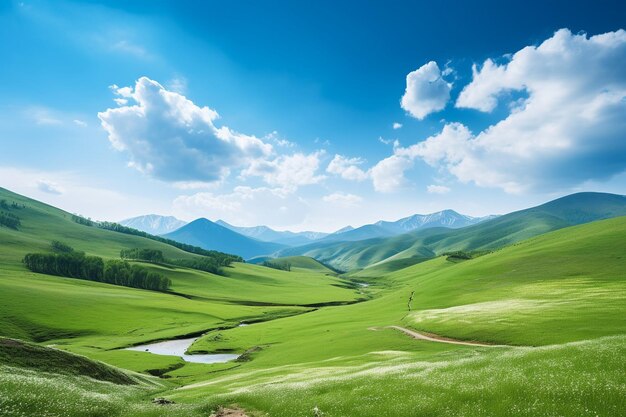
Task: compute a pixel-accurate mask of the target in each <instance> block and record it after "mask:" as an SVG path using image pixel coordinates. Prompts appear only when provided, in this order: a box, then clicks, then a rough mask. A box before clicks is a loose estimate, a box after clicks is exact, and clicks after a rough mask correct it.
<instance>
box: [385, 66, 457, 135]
mask: <svg viewBox="0 0 626 417" xmlns="http://www.w3.org/2000/svg"><path fill="white" fill-rule="evenodd" d="M451 89H452V84H451V83H448V82H447V81H446V80H444V79H443V78H442V74H441V71H440V70H439V66H438V65H437V63H436V62H435V61H430V62H429V63H428V64H424V65H422V66H421V67H420V68H418V69H417V70H415V71H413V72H410V73H409V74H408V75H407V76H406V90H405V92H404V95H403V96H402V99H401V100H400V105H401V106H402V108H403V109H404V110H406V111H407V112H409V114H410V115H411V116H413V117H415V118H416V119H419V120H421V119H423V118H425V117H426V116H428V115H429V114H431V113H434V112H436V111H439V110H442V109H443V108H444V107H445V106H446V103H447V102H448V100H450V90H451ZM394 128H395V127H394Z"/></svg>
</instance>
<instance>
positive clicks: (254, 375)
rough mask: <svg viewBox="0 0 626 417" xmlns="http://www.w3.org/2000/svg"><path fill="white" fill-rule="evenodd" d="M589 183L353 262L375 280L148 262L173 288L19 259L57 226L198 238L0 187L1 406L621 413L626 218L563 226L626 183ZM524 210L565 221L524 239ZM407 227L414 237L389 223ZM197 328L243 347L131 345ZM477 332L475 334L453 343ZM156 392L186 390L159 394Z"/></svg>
mask: <svg viewBox="0 0 626 417" xmlns="http://www.w3.org/2000/svg"><path fill="white" fill-rule="evenodd" d="M578 197H579V198H577V197H576V196H569V197H566V198H565V199H562V200H557V201H555V202H552V203H548V204H546V205H544V206H540V207H537V208H535V210H533V209H530V210H526V211H524V212H525V213H523V214H518V217H511V218H509V219H508V220H506V219H505V221H504V222H503V223H500V224H499V225H500V227H502V228H505V229H506V230H505V231H506V232H507V233H512V234H513V237H512V239H513V240H515V241H516V242H517V243H516V244H513V245H508V246H507V247H504V248H502V249H501V250H497V251H494V252H492V253H488V254H486V255H483V256H480V257H477V258H474V259H469V260H459V261H452V260H448V259H447V257H445V256H441V257H437V258H435V259H430V260H428V261H426V262H421V263H419V264H417V265H412V266H409V267H407V268H401V266H402V262H404V261H403V260H402V259H398V260H396V261H394V262H396V264H395V266H396V267H397V268H396V269H398V270H397V271H395V272H389V271H386V272H385V271H382V270H379V275H377V277H376V279H363V278H359V280H358V282H363V281H365V282H369V283H370V286H369V287H360V288H355V287H356V286H355V285H354V283H352V284H351V283H350V282H347V281H345V280H343V279H341V278H340V277H336V276H334V274H330V273H327V272H326V271H325V268H324V267H323V265H321V264H320V263H319V262H317V261H315V260H313V259H311V258H307V257H302V256H297V257H290V258H282V259H276V260H275V261H278V262H289V263H291V265H292V266H293V269H292V270H291V271H280V270H276V269H272V268H266V267H262V266H258V265H250V264H244V263H234V264H233V265H232V267H228V268H224V275H223V276H222V275H214V274H210V273H207V272H203V271H198V270H192V269H189V268H181V267H175V266H173V265H167V264H149V263H142V266H145V267H146V268H150V269H151V270H154V271H158V272H160V273H163V274H167V275H168V277H169V278H171V280H172V282H173V285H172V291H171V292H169V293H163V292H155V291H148V290H140V289H135V288H128V287H120V286H117V285H111V284H105V283H101V282H93V281H83V280H77V279H72V278H64V277H59V276H49V275H45V274H36V273H32V272H30V271H28V270H26V268H25V266H24V265H23V264H22V263H21V258H22V257H23V255H24V253H26V252H31V251H49V250H50V241H51V240H52V239H59V240H62V241H63V242H66V243H68V244H71V245H72V246H74V247H76V249H77V250H81V251H85V252H87V253H89V254H93V255H97V256H102V257H109V258H118V257H119V251H120V249H123V248H129V247H145V248H153V249H159V250H163V251H164V252H166V251H167V252H168V254H167V256H168V257H172V258H174V257H176V258H179V257H184V256H188V257H191V258H195V257H197V255H194V254H190V253H187V252H183V251H180V250H179V249H178V248H176V247H173V246H171V245H167V244H165V243H162V242H156V241H153V240H150V239H146V238H143V237H139V236H133V235H127V234H123V233H119V232H114V231H110V230H104V229H101V228H98V227H95V226H87V225H84V224H79V223H77V222H75V221H74V220H73V219H72V216H71V214H69V213H66V212H63V211H61V210H58V209H55V208H54V207H50V206H47V205H45V204H41V203H39V202H36V201H34V200H30V199H27V198H25V197H22V196H19V195H17V194H13V193H10V192H8V191H6V190H1V189H0V201H1V200H5V204H7V205H8V206H9V208H8V209H3V210H2V211H8V212H9V213H11V214H14V215H16V216H18V217H19V218H20V220H21V225H20V226H19V227H18V228H17V229H12V228H9V227H4V226H0V245H1V247H2V249H3V250H2V251H1V252H0V305H1V306H2V308H0V398H2V400H1V401H0V414H1V415H8V416H12V415H15V416H31V415H42V410H43V413H47V414H49V415H72V416H74V415H76V416H79V415H80V416H87V415H102V416H109V415H111V416H116V415H117V416H121V415H124V416H129V417H148V416H160V415H168V416H170V415H171V416H181V417H182V416H187V417H196V416H197V417H201V416H207V415H219V413H222V412H221V411H219V409H220V407H224V408H232V407H234V405H235V404H237V407H241V408H242V409H245V410H246V415H249V416H251V415H271V416H276V417H292V416H311V415H315V414H316V413H315V412H313V413H312V412H311V411H312V410H316V409H317V410H321V411H320V413H323V415H327V416H372V417H374V416H384V415H398V416H408V415H422V414H423V415H432V416H437V417H445V416H458V415H468V416H477V417H491V416H497V417H504V416H509V415H511V410H516V411H519V413H518V414H519V415H525V416H534V415H537V413H536V411H537V410H542V411H545V413H544V414H546V415H576V416H577V415H598V416H602V417H604V416H606V417H609V416H614V415H623V414H624V413H623V411H624V402H623V400H622V398H621V397H620V396H619V395H616V392H618V391H619V390H620V389H621V388H620V387H621V386H622V385H623V383H622V381H623V357H624V354H625V353H626V352H625V348H624V346H626V345H625V344H624V341H625V338H626V336H624V334H625V333H624V331H625V328H626V327H625V326H626V323H625V322H624V319H623V317H624V306H625V304H624V296H623V294H624V290H625V285H626V284H625V282H624V276H623V270H624V267H625V259H624V253H625V250H626V247H625V246H624V245H625V244H626V240H625V239H624V236H625V234H626V217H618V218H613V219H607V220H601V221H593V222H590V223H589V224H582V225H577V226H572V227H565V226H563V225H564V224H567V223H570V222H571V223H585V222H589V221H590V220H591V219H593V218H596V217H601V216H606V217H612V216H618V215H619V214H620V213H621V212H622V210H623V204H624V203H623V197H621V196H610V195H583V196H578ZM13 203H15V206H14V205H13ZM513 214H515V213H513ZM503 217H506V216H503ZM496 220H498V221H502V218H498V219H496ZM548 220H550V221H548ZM487 223H489V222H486V223H484V224H480V225H476V226H471V227H470V228H478V227H484V225H485V224H487ZM518 223H526V227H528V228H529V233H531V234H532V233H538V232H539V231H540V230H541V229H542V228H544V229H545V228H548V227H560V230H555V231H552V232H550V233H545V234H542V235H541V236H534V237H532V238H531V239H526V240H524V241H518V240H519V239H521V236H522V234H523V232H524V231H525V229H524V228H523V227H522V228H521V229H519V228H518ZM531 226H532V227H531ZM492 227H495V226H492ZM470 228H466V229H470ZM466 229H458V230H456V231H454V230H452V231H451V230H450V229H445V228H430V229H426V230H422V231H420V232H415V234H419V236H420V239H422V242H423V243H424V244H429V245H432V246H431V248H426V249H424V250H425V252H424V253H423V255H424V256H431V257H432V256H434V254H435V253H436V251H438V250H440V249H439V246H438V245H441V246H450V245H453V244H458V245H463V244H466V243H467V242H469V243H471V244H481V243H483V240H481V239H478V240H473V239H477V238H476V236H477V233H473V234H470V235H463V236H461V237H457V238H456V239H457V240H454V239H453V238H454V236H452V235H449V233H451V232H456V233H460V232H461V231H463V230H466ZM481 230H483V231H484V232H485V233H491V234H492V235H493V236H490V237H489V236H487V237H486V240H485V242H489V241H492V242H498V244H501V243H502V242H504V241H506V240H507V237H506V236H502V235H498V233H497V230H495V229H481ZM441 235H443V236H445V237H444V238H442V237H441ZM479 237H480V236H479ZM400 238H402V239H409V240H410V239H413V242H414V241H415V238H414V236H412V234H404V235H400V236H395V237H394V238H393V239H400ZM386 240H388V239H384V238H383V239H380V241H383V242H384V241H386ZM376 241H378V240H376ZM357 243H359V242H352V244H357ZM400 243H401V242H400V241H398V245H400ZM409 243H410V242H409ZM422 248H424V246H422ZM372 250H373V251H374V252H376V251H382V250H384V248H382V247H379V248H372ZM372 256H374V255H372ZM376 256H383V255H382V254H381V255H376ZM407 259H408V258H407ZM389 263H391V262H389ZM383 265H385V263H380V264H378V265H377V266H376V267H379V268H380V267H382V266H383ZM404 266H406V265H404ZM412 295H413V296H412ZM408 300H411V301H410V302H409V304H410V305H411V310H410V311H408V305H407V301H408ZM357 301H359V302H357ZM394 326H395V327H394ZM399 327H403V328H404V329H405V330H407V331H412V332H424V333H425V334H430V335H434V336H437V337H441V339H439V341H441V340H445V341H446V342H445V343H440V342H437V341H432V340H431V341H428V340H423V339H416V338H413V337H409V336H408V335H407V334H406V333H405V332H404V331H399V330H398V328H399ZM192 336H193V337H198V339H197V340H196V341H195V342H193V344H192V345H191V346H190V347H189V352H191V353H205V354H206V353H236V354H237V355H240V357H239V358H238V359H237V360H236V361H233V362H227V363H218V364H201V363H189V362H185V361H184V360H183V359H181V358H180V357H179V356H174V355H157V354H154V353H150V352H146V351H136V350H135V351H130V350H125V349H123V348H125V347H128V346H135V345H138V344H144V343H146V342H151V341H157V340H169V339H179V338H183V337H185V338H187V337H192ZM8 338H10V339H8ZM15 339H21V340H15ZM25 341H28V342H30V343H28V342H25ZM471 341H476V342H480V343H482V345H480V346H479V345H461V344H455V343H456V342H471ZM452 342H455V343H452ZM490 344H494V345H493V346H491V345H490ZM51 345H54V347H55V348H54V349H51V348H50V346H51ZM58 349H61V350H62V351H61V350H58ZM75 354H78V355H80V356H76V355H75ZM137 372H140V373H141V375H140V374H137ZM151 375H158V376H160V377H158V378H157V377H155V376H151ZM476 381H480V383H479V384H477V383H476ZM156 396H158V397H165V398H167V399H168V400H173V401H175V402H176V404H174V405H171V404H170V405H160V404H153V403H152V402H151V399H152V398H154V397H156ZM529 399H532V402H529ZM589 410H591V411H592V413H591V414H590V413H589ZM320 413H317V415H320ZM222 414H224V413H222Z"/></svg>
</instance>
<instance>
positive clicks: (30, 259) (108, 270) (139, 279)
mask: <svg viewBox="0 0 626 417" xmlns="http://www.w3.org/2000/svg"><path fill="white" fill-rule="evenodd" d="M55 242H56V244H55V243H54V242H53V244H52V247H53V248H54V247H57V248H60V249H61V252H60V253H29V254H27V255H26V256H24V260H23V262H24V265H26V267H27V268H28V269H30V270H31V271H33V272H37V273H42V274H48V275H57V276H62V277H68V278H77V279H84V280H88V281H97V282H104V283H107V284H114V285H122V286H125V287H133V288H142V289H145V290H155V291H167V290H168V289H169V288H170V286H171V285H172V281H171V280H170V279H169V278H167V277H166V276H164V275H162V274H159V273H156V272H152V271H150V270H148V269H147V268H145V267H142V266H139V265H131V264H129V263H128V262H126V261H123V260H107V261H104V260H103V259H102V258H100V257H98V256H87V255H85V253H84V252H77V251H74V250H71V251H67V248H69V246H67V245H65V244H62V245H63V246H60V245H58V243H61V242H58V241H55ZM55 250H57V252H58V249H55Z"/></svg>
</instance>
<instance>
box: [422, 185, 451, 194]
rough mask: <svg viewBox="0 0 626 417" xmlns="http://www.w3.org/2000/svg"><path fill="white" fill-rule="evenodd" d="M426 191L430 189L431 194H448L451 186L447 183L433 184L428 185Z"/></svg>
mask: <svg viewBox="0 0 626 417" xmlns="http://www.w3.org/2000/svg"><path fill="white" fill-rule="evenodd" d="M426 191H428V193H429V194H447V193H449V192H450V188H448V187H446V186H445V185H435V184H431V185H429V186H427V187H426Z"/></svg>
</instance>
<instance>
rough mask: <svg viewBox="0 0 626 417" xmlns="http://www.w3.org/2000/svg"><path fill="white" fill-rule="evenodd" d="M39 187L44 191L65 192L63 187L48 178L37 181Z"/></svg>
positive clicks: (57, 193)
mask: <svg viewBox="0 0 626 417" xmlns="http://www.w3.org/2000/svg"><path fill="white" fill-rule="evenodd" d="M37 189H38V190H39V191H43V192H44V193H48V194H56V195H61V194H63V188H61V187H59V185H58V184H57V183H55V182H53V181H48V180H38V181H37Z"/></svg>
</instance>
